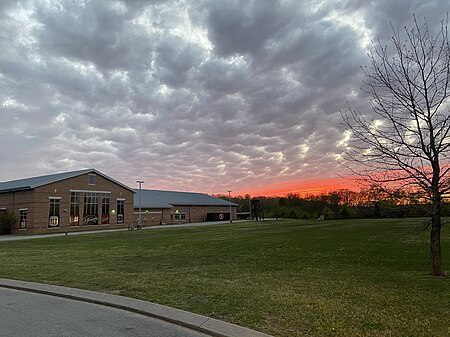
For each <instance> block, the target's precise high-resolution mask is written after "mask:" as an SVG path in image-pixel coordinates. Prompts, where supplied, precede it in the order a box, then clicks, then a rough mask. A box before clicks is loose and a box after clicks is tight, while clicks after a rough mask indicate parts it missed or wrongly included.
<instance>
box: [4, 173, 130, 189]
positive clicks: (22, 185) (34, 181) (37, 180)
mask: <svg viewBox="0 0 450 337" xmlns="http://www.w3.org/2000/svg"><path fill="white" fill-rule="evenodd" d="M86 173H95V174H98V175H99V176H102V177H103V178H105V179H108V180H110V181H112V182H114V183H116V184H118V185H120V186H122V187H123V188H126V189H127V190H130V191H133V190H132V189H131V188H129V187H128V186H126V185H124V184H122V183H120V182H118V181H117V180H114V179H112V178H111V177H108V176H107V175H106V174H103V173H101V172H99V171H97V170H95V169H84V170H79V171H71V172H62V173H56V174H49V175H45V176H39V177H32V178H25V179H18V180H11V181H5V182H2V183H0V193H4V192H13V191H23V190H31V189H34V188H36V187H40V186H44V185H48V184H52V183H56V182H59V181H62V180H66V179H69V178H74V177H78V176H81V175H83V174H86Z"/></svg>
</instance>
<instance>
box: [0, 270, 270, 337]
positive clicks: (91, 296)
mask: <svg viewBox="0 0 450 337" xmlns="http://www.w3.org/2000/svg"><path fill="white" fill-rule="evenodd" d="M0 287H3V288H10V289H16V290H23V291H29V292H34V293H39V294H45V295H51V296H57V297H62V298H68V299H73V300H77V301H83V302H90V303H95V304H100V305H104V306H108V307H113V308H118V309H123V310H127V311H131V312H135V313H138V314H142V315H145V316H149V317H154V318H157V319H160V320H163V321H166V322H170V323H173V324H177V325H180V326H183V327H186V328H190V329H193V330H196V331H200V332H203V333H206V334H209V335H211V336H214V337H273V336H270V335H267V334H265V333H262V332H258V331H255V330H251V329H248V328H244V327H241V326H239V325H236V324H231V323H227V322H223V321H220V320H217V319H214V318H210V317H207V316H203V315H199V314H194V313H191V312H187V311H184V310H180V309H175V308H171V307H167V306H165V305H161V304H156V303H152V302H147V301H142V300H137V299H133V298H129V297H124V296H119V295H112V294H106V293H100V292H97V291H90V290H83V289H76V288H68V287H61V286H55V285H50V284H43V283H35V282H26V281H18V280H11V279H3V278H0Z"/></svg>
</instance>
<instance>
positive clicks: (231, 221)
mask: <svg viewBox="0 0 450 337" xmlns="http://www.w3.org/2000/svg"><path fill="white" fill-rule="evenodd" d="M228 199H229V201H230V223H233V220H232V219H231V218H232V216H231V191H230V190H228Z"/></svg>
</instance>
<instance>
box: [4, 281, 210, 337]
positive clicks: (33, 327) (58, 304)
mask: <svg viewBox="0 0 450 337" xmlns="http://www.w3.org/2000/svg"><path fill="white" fill-rule="evenodd" d="M28 336H29V337H40V336H42V337H44V336H45V337H72V336H73V337H90V336H92V337H103V336H104V337H115V336H117V337H118V336H121V337H123V336H130V337H131V336H133V337H139V336H146V337H152V336H154V337H207V335H205V334H202V333H199V332H196V331H192V330H189V329H187V328H183V327H180V326H178V325H174V324H171V323H167V322H164V321H160V320H157V319H154V318H151V317H147V316H144V315H140V314H136V313H132V312H129V311H125V310H121V309H115V308H111V307H106V306H102V305H98V304H92V303H87V302H81V301H76V300H71V299H66V298H59V297H54V296H48V295H43V294H36V293H31V292H25V291H20V290H13V289H7V288H1V287H0V337H28Z"/></svg>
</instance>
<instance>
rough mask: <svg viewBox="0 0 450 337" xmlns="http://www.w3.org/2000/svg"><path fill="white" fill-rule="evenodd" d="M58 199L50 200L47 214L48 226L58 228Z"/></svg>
mask: <svg viewBox="0 0 450 337" xmlns="http://www.w3.org/2000/svg"><path fill="white" fill-rule="evenodd" d="M60 201H61V199H60V198H50V210H49V213H48V226H49V227H59V208H60V207H59V204H60Z"/></svg>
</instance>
